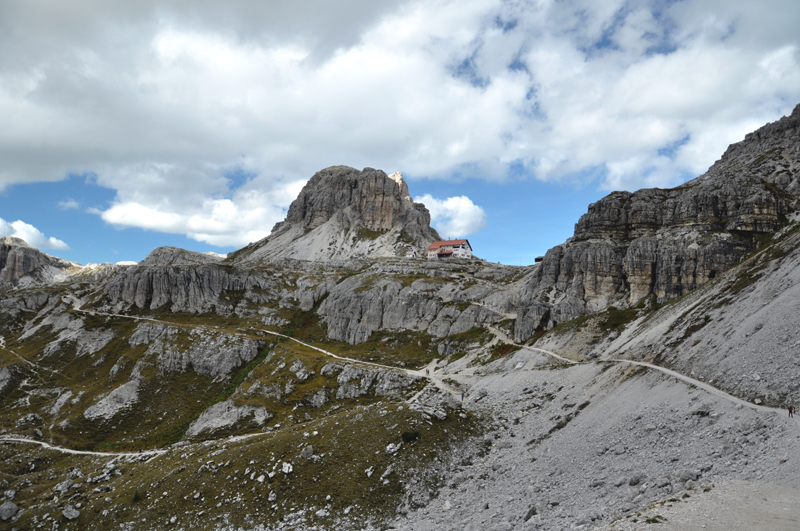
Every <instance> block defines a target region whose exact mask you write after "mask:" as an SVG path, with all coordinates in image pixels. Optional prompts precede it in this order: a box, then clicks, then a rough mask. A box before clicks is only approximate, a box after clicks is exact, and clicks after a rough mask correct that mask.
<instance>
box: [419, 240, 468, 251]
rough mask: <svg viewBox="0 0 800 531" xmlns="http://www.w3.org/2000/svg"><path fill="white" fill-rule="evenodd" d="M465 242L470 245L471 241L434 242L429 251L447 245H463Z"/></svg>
mask: <svg viewBox="0 0 800 531" xmlns="http://www.w3.org/2000/svg"><path fill="white" fill-rule="evenodd" d="M464 242H467V244H469V240H446V241H440V242H433V243H432V244H430V246H429V247H428V249H430V250H433V249H438V248H439V247H443V246H445V245H461V244H462V243H464ZM470 248H472V246H471V245H470Z"/></svg>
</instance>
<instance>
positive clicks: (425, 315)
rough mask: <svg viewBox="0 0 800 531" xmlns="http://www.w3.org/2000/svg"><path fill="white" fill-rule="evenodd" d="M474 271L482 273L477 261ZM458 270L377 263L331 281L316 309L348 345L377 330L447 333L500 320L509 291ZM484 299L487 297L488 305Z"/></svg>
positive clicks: (335, 336)
mask: <svg viewBox="0 0 800 531" xmlns="http://www.w3.org/2000/svg"><path fill="white" fill-rule="evenodd" d="M473 270H474V271H476V273H475V274H477V272H478V271H480V272H483V273H485V272H486V271H485V269H484V268H483V267H480V266H478V265H475V266H473ZM439 275H441V276H439ZM461 275H463V277H458V276H452V273H451V272H450V269H449V268H445V267H441V268H437V267H435V266H430V267H428V268H417V269H407V268H398V267H393V266H392V264H377V265H375V266H373V267H371V268H370V269H369V270H367V271H364V272H362V273H361V274H360V275H357V276H353V277H350V278H346V279H345V280H343V281H342V282H340V283H338V284H335V285H334V286H333V287H332V288H331V290H330V292H329V293H328V295H327V297H326V298H325V299H324V301H323V302H322V304H320V306H319V309H318V310H317V312H318V313H319V315H321V316H322V320H323V322H324V323H325V324H326V325H327V330H328V337H329V338H331V339H337V340H341V341H347V342H348V343H351V344H358V343H363V342H365V341H367V340H368V339H369V338H370V336H371V335H372V334H373V333H374V332H376V331H377V330H381V329H383V330H419V331H426V332H427V333H428V334H430V335H432V336H434V337H445V336H448V335H452V334H458V333H461V332H466V331H467V330H469V329H470V328H473V327H475V326H480V325H484V324H487V323H494V322H497V321H501V320H503V319H504V318H505V316H504V315H503V313H501V311H502V309H503V306H511V305H510V304H508V301H509V300H510V299H513V293H512V292H511V291H503V290H501V289H500V288H499V286H497V285H494V286H489V285H486V284H475V281H474V280H473V277H472V275H471V274H469V273H467V274H463V273H461ZM415 277H416V279H415ZM489 292H492V294H493V295H494V297H489ZM484 298H486V299H489V298H491V299H492V306H490V305H488V304H486V303H485V301H484V300H482V299H484Z"/></svg>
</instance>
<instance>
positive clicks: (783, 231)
mask: <svg viewBox="0 0 800 531" xmlns="http://www.w3.org/2000/svg"><path fill="white" fill-rule="evenodd" d="M799 124H800V106H798V107H797V108H796V109H795V111H794V112H793V113H792V115H791V116H788V117H785V118H783V119H781V120H779V121H777V122H775V123H772V124H768V125H766V126H764V127H762V128H761V129H759V130H758V131H755V132H754V133H751V134H750V135H747V137H746V138H745V139H744V140H743V141H742V142H739V143H737V144H734V145H732V146H731V147H730V148H729V149H728V150H727V151H726V152H725V154H724V155H723V156H722V158H721V159H720V160H719V161H717V162H716V163H715V164H714V165H713V166H712V167H711V168H710V169H709V170H708V172H706V173H705V174H704V175H701V176H700V177H698V178H696V179H694V180H692V181H689V182H688V183H686V184H684V185H682V186H680V187H677V188H674V189H670V190H660V189H649V190H639V191H637V192H635V193H628V192H615V193H612V194H610V195H609V196H607V197H605V198H603V199H602V200H600V201H598V202H597V203H595V204H592V205H589V207H588V211H587V213H586V214H585V215H584V216H582V217H581V218H580V220H578V223H577V224H576V226H575V233H574V236H573V237H572V238H570V239H569V240H568V241H567V242H565V243H563V244H562V245H559V246H557V247H555V248H553V249H551V250H550V251H548V253H547V254H546V256H545V258H544V261H542V262H541V263H539V264H534V265H531V266H527V267H514V266H503V265H500V264H491V263H487V262H484V261H481V260H472V261H453V262H438V261H437V262H428V261H427V260H426V259H425V256H424V253H421V252H420V251H423V250H424V249H425V247H427V246H428V245H429V243H430V242H431V241H434V240H436V239H438V235H437V234H436V232H435V231H434V230H433V229H431V227H430V214H429V213H428V211H427V209H426V208H425V206H424V205H421V204H418V203H414V202H413V200H412V199H411V197H410V194H409V191H408V186H407V185H406V183H405V181H404V180H403V178H402V176H401V175H400V174H398V173H395V174H392V175H387V174H386V173H384V172H382V171H380V170H373V169H369V168H367V169H364V170H363V171H359V170H355V169H353V168H348V167H344V166H335V167H331V168H327V169H325V170H322V171H320V172H318V173H317V174H315V175H314V176H313V177H312V178H311V179H310V180H309V182H308V183H307V184H306V186H305V187H304V188H303V190H302V192H301V193H300V195H299V196H298V197H297V199H296V200H295V201H294V202H293V203H292V205H291V207H290V209H289V212H288V214H287V217H286V219H285V221H283V222H281V223H278V224H277V225H276V226H275V228H274V229H273V231H272V233H271V234H270V236H268V237H267V238H265V239H264V240H262V241H259V242H255V243H252V244H250V245H248V246H247V247H245V248H244V249H241V250H239V251H237V252H234V253H231V254H230V255H227V256H224V255H216V254H204V253H196V252H192V251H187V250H183V249H176V248H168V247H165V248H160V249H156V250H154V251H153V252H152V253H151V254H150V255H149V256H148V257H147V258H146V259H145V260H143V261H142V262H140V263H138V264H128V265H123V264H120V265H111V264H89V265H87V266H79V265H78V264H72V263H69V262H66V261H63V260H60V259H58V258H55V257H51V256H49V255H45V254H44V253H41V252H40V251H38V250H36V249H35V248H33V247H31V246H29V245H27V244H26V243H25V242H23V241H21V240H18V239H14V238H2V239H0V412H2V413H0V487H1V488H0V498H2V499H1V500H0V521H2V524H0V525H2V526H4V527H3V528H4V529H5V528H8V529H60V530H66V529H74V530H79V529H80V530H111V529H115V530H117V529H129V530H134V529H136V530H138V529H143V530H162V529H186V530H188V529H208V530H215V531H216V530H218V531H226V530H231V531H233V530H247V531H249V530H253V531H257V530H258V531H264V530H275V531H277V530H289V529H308V530H328V529H354V530H378V529H403V530H431V531H432V530H442V529H445V530H449V529H459V530H462V529H468V530H475V531H477V530H487V529H489V530H504V531H510V530H514V531H527V530H565V529H586V530H588V529H598V530H604V531H611V530H638V529H650V528H651V527H653V528H655V527H658V528H659V529H662V528H663V529H675V530H678V529H681V530H682V529H697V528H700V529H708V530H723V529H724V530H727V529H766V530H789V529H798V528H800V517H798V516H797V515H796V514H795V511H794V510H793V509H794V506H795V505H796V504H797V502H798V501H799V500H800V464H799V463H800V461H798V460H797V459H795V458H794V456H795V455H797V454H798V451H800V423H798V420H796V419H795V418H793V417H792V418H790V417H789V415H788V410H787V409H786V408H787V407H788V406H789V405H796V404H798V402H800V383H798V382H800V355H798V352H800V350H798V349H800V308H798V302H797V301H798V300H800V250H799V249H800V212H798V207H799V206H800V204H799V203H798V198H800V184H799V183H798V179H800V125H799ZM415 251H416V253H415ZM654 524H658V525H654ZM742 526H744V527H742Z"/></svg>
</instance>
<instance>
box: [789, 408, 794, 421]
mask: <svg viewBox="0 0 800 531" xmlns="http://www.w3.org/2000/svg"><path fill="white" fill-rule="evenodd" d="M789 418H794V406H789Z"/></svg>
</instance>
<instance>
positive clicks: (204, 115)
mask: <svg viewBox="0 0 800 531" xmlns="http://www.w3.org/2000/svg"><path fill="white" fill-rule="evenodd" d="M799 23H800V2H797V1H796V0H786V1H777V0H772V1H771V0H762V1H760V2H753V1H750V0H747V1H744V0H683V1H681V0H650V1H647V0H641V1H636V0H458V1H450V0H425V1H415V0H381V1H380V2H377V1H374V0H338V1H337V2H328V1H323V0H294V1H293V2H263V1H261V0H229V1H227V2H218V1H213V0H171V1H170V0H118V1H115V2H108V1H106V0H71V1H70V2H64V1H62V0H3V2H0V124H2V127H0V236H3V235H12V236H18V237H21V238H23V239H25V240H26V241H28V242H29V243H30V244H32V245H34V246H36V247H38V248H40V249H42V250H43V251H45V252H48V253H50V254H54V255H56V256H59V257H62V258H65V259H68V260H73V261H76V262H79V263H82V264H86V263H88V262H118V261H139V260H142V259H144V257H145V256H147V254H148V253H149V252H150V251H151V250H153V249H154V248H156V247H159V246H162V245H172V246H176V247H182V248H185V249H191V250H195V251H202V252H205V251H214V252H219V253H226V252H230V251H232V250H235V249H238V248H241V247H242V246H244V245H247V244H248V243H249V242H253V241H257V240H259V239H261V238H263V237H265V236H267V235H268V234H269V233H270V231H271V229H272V227H273V225H274V224H275V223H276V222H278V221H281V220H282V219H283V218H284V216H285V214H286V211H287V209H288V207H289V205H290V204H291V202H292V200H293V199H294V198H295V197H296V196H297V194H298V192H299V191H300V189H301V188H302V186H303V185H304V184H305V182H306V181H307V180H308V179H309V178H310V177H311V176H312V175H313V174H314V173H315V172H316V171H318V170H320V169H323V168H326V167H328V166H333V165H340V164H344V165H348V166H352V167H355V168H359V169H361V168H365V167H371V168H378V169H382V170H384V171H386V172H387V173H393V172H395V171H400V172H402V174H403V176H404V177H405V179H406V181H407V182H408V186H409V190H410V193H411V195H412V197H414V199H415V200H417V201H421V202H424V203H425V205H426V206H427V207H428V209H429V210H430V211H431V214H432V218H433V226H434V227H435V228H436V229H437V230H438V231H439V233H440V234H441V235H442V236H443V237H452V238H464V237H466V238H469V240H470V243H471V244H472V247H473V248H474V251H475V254H476V255H477V256H480V257H481V258H484V259H487V260H491V261H499V262H502V263H506V264H515V265H524V264H530V263H533V261H534V258H535V257H536V256H540V255H543V254H544V253H545V252H546V251H547V249H549V248H550V247H552V246H554V245H558V244H560V243H562V242H564V241H565V240H566V239H567V238H569V237H570V236H571V235H572V233H573V230H574V224H575V223H576V222H577V221H578V218H579V217H580V215H581V214H583V213H585V212H586V210H587V207H588V205H589V204H590V203H592V202H594V201H597V200H598V199H600V198H601V197H603V196H604V195H606V194H608V193H609V192H611V191H614V190H629V191H635V190H637V189H639V188H643V187H661V188H668V187H672V186H677V185H679V184H681V183H683V182H685V181H687V180H689V179H691V178H693V177H695V176H697V175H700V174H702V173H703V172H705V171H706V170H707V169H708V167H709V166H710V165H711V164H713V162H714V161H715V160H717V159H718V158H719V157H720V156H721V155H722V153H723V152H724V150H725V148H726V147H727V146H728V145H729V144H731V143H733V142H737V141H740V140H741V139H743V138H744V135H745V134H746V133H748V132H750V131H753V130H754V129H756V128H758V127H760V126H761V125H763V124H765V123H767V122H770V121H775V120H777V119H779V118H780V117H781V116H783V115H787V114H790V113H791V111H792V109H793V108H794V106H795V105H796V104H798V103H800V31H797V27H798V24H799Z"/></svg>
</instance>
